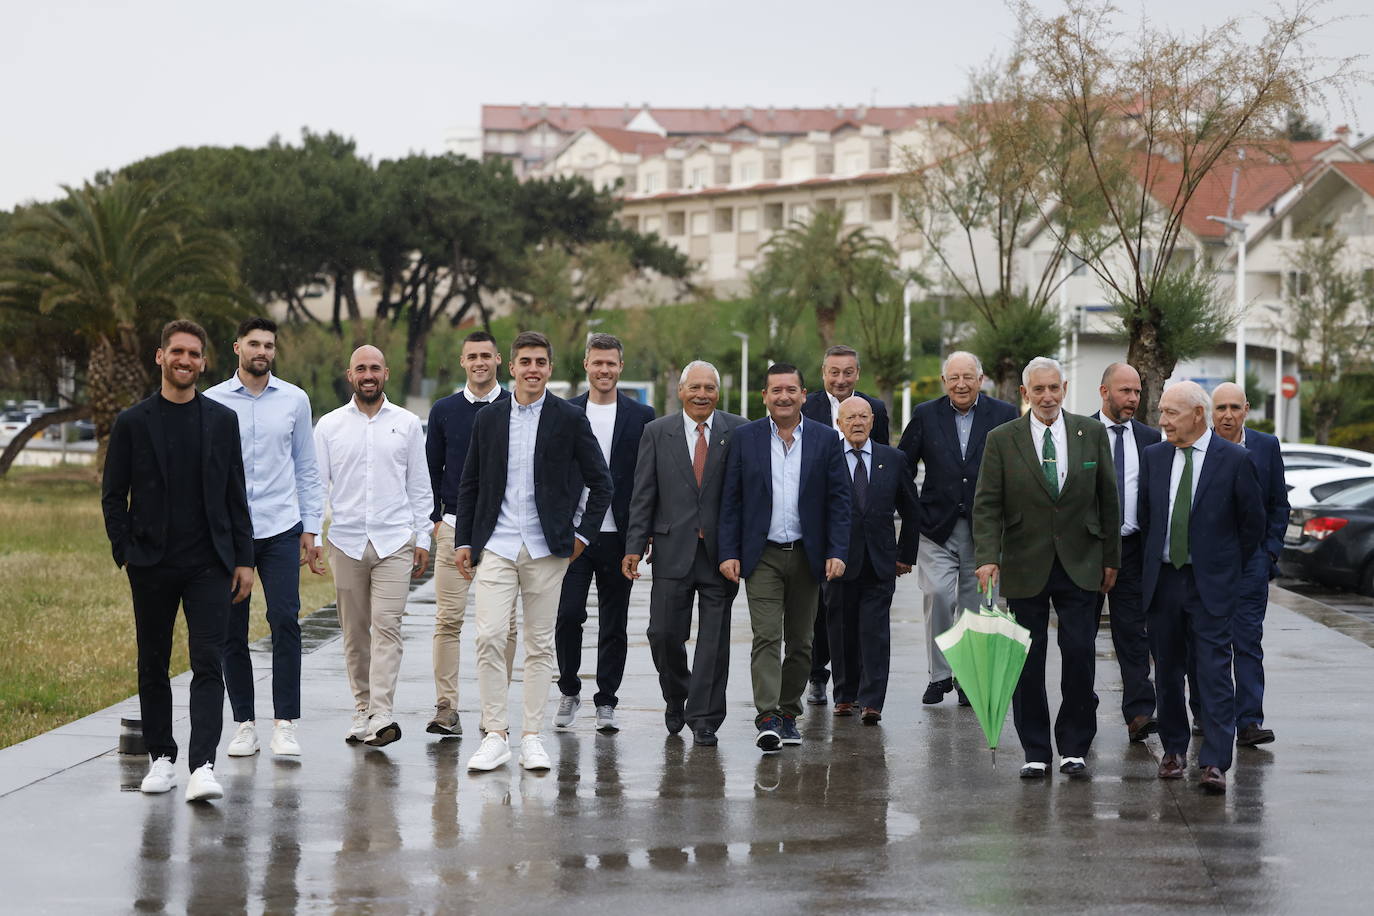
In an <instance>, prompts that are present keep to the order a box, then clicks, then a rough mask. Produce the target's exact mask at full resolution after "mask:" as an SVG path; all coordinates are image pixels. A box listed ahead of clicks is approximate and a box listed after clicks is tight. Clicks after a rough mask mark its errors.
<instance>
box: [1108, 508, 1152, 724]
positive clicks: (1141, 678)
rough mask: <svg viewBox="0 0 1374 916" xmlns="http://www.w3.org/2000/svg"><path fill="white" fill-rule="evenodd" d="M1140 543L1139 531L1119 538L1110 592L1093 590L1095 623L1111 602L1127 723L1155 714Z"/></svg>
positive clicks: (1114, 643)
mask: <svg viewBox="0 0 1374 916" xmlns="http://www.w3.org/2000/svg"><path fill="white" fill-rule="evenodd" d="M1144 546H1145V545H1144V544H1143V543H1142V540H1141V536H1140V534H1139V532H1137V533H1136V534H1132V535H1128V536H1127V537H1124V538H1122V539H1121V569H1120V570H1119V571H1118V572H1117V574H1116V585H1114V586H1113V587H1112V591H1111V595H1110V596H1107V595H1103V594H1102V593H1101V592H1098V593H1097V623H1096V624H1095V626H1094V630H1096V627H1098V626H1101V624H1102V606H1103V603H1104V601H1106V600H1110V601H1111V605H1112V615H1111V627H1112V648H1113V649H1114V650H1115V651H1116V662H1117V665H1118V666H1119V667H1120V668H1121V716H1122V718H1123V719H1124V720H1125V721H1126V723H1127V724H1128V725H1129V724H1130V721H1131V720H1132V719H1134V718H1135V717H1136V716H1153V715H1154V714H1155V685H1154V684H1152V683H1151V682H1150V635H1149V633H1148V632H1146V626H1145V623H1146V617H1145V608H1143V607H1141V604H1140V599H1141V594H1140V585H1141V583H1140V577H1141V568H1140V564H1141V561H1142V559H1143V553H1144Z"/></svg>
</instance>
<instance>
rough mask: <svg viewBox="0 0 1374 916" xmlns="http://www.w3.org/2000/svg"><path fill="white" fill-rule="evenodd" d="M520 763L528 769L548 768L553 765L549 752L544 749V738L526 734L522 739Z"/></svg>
mask: <svg viewBox="0 0 1374 916" xmlns="http://www.w3.org/2000/svg"><path fill="white" fill-rule="evenodd" d="M520 765H521V766H522V767H524V768H525V769H527V770H547V769H548V768H549V767H551V766H553V764H552V763H550V762H549V754H548V752H547V751H545V750H544V739H542V738H540V737H539V736H538V735H526V736H525V737H523V738H521V739H520Z"/></svg>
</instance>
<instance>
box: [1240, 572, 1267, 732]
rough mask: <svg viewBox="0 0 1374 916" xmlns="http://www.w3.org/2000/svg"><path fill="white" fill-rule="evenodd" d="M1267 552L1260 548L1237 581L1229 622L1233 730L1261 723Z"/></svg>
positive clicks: (1262, 713) (1262, 715) (1262, 719)
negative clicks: (1232, 652)
mask: <svg viewBox="0 0 1374 916" xmlns="http://www.w3.org/2000/svg"><path fill="white" fill-rule="evenodd" d="M1270 569H1271V561H1270V559H1269V551H1268V550H1266V549H1264V547H1260V548H1259V549H1258V550H1256V551H1255V555H1254V556H1252V557H1251V558H1250V562H1248V563H1246V564H1245V572H1244V573H1243V574H1242V576H1241V580H1240V595H1239V598H1240V600H1239V601H1237V602H1236V616H1235V617H1234V619H1232V621H1231V639H1232V645H1233V646H1234V648H1235V672H1236V728H1237V729H1241V728H1245V727H1246V726H1247V725H1262V724H1264V647H1263V646H1262V645H1261V643H1262V642H1263V640H1264V613H1265V611H1267V610H1268V609H1269V572H1270Z"/></svg>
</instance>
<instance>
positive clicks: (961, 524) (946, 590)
mask: <svg viewBox="0 0 1374 916" xmlns="http://www.w3.org/2000/svg"><path fill="white" fill-rule="evenodd" d="M974 568H975V567H974V565H973V529H972V528H971V527H970V525H969V523H968V520H967V519H963V518H961V519H959V521H957V522H955V523H954V530H953V531H951V532H950V535H949V539H948V540H946V541H945V542H944V543H943V544H937V543H936V542H934V541H932V540H931V539H930V538H927V537H925V536H924V535H923V536H922V537H921V555H920V560H919V561H918V563H917V567H916V572H917V576H918V577H919V581H920V584H921V591H922V593H924V596H925V618H926V660H927V664H928V666H929V670H930V679H931V680H932V681H942V680H944V679H945V678H947V677H950V676H951V674H952V672H951V671H950V670H949V662H947V661H945V654H944V653H943V652H941V651H940V647H939V646H937V645H935V637H936V636H939V635H940V634H941V633H943V632H944V631H945V630H948V629H949V628H950V627H952V626H954V621H955V619H956V618H957V617H958V616H959V613H960V612H961V611H963V610H965V609H967V610H970V611H972V610H977V608H978V603H979V602H978V577H977V576H975V575H974Z"/></svg>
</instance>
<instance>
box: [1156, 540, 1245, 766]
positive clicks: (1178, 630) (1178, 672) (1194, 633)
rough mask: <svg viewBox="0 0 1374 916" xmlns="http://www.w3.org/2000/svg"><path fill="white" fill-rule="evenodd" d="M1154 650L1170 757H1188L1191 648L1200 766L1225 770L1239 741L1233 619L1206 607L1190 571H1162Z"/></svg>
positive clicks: (1163, 730) (1162, 723)
mask: <svg viewBox="0 0 1374 916" xmlns="http://www.w3.org/2000/svg"><path fill="white" fill-rule="evenodd" d="M1150 645H1151V647H1152V648H1153V649H1154V653H1155V679H1156V683H1157V686H1158V688H1159V737H1160V740H1161V741H1162V742H1163V744H1164V752H1165V753H1166V754H1186V753H1187V752H1188V739H1189V726H1188V706H1187V703H1186V701H1185V700H1184V695H1183V685H1184V681H1185V680H1186V678H1187V672H1188V657H1189V647H1191V649H1192V656H1193V658H1194V659H1195V661H1196V664H1197V691H1196V693H1197V696H1198V699H1199V701H1200V703H1201V710H1200V715H1199V717H1198V719H1199V722H1200V724H1201V725H1202V735H1203V737H1202V749H1201V750H1200V751H1199V752H1198V758H1197V760H1198V765H1199V766H1215V767H1220V768H1221V769H1222V770H1227V769H1229V768H1230V766H1231V755H1232V752H1233V747H1232V745H1234V744H1235V740H1236V694H1235V685H1234V684H1233V683H1232V681H1231V618H1230V616H1229V615H1224V614H1211V613H1208V611H1207V610H1206V609H1205V608H1204V607H1203V605H1202V597H1201V596H1200V595H1199V594H1198V590H1197V582H1196V581H1195V580H1194V579H1193V568H1192V566H1185V567H1183V569H1181V570H1178V569H1174V567H1173V566H1171V565H1169V564H1167V563H1166V564H1164V565H1162V566H1161V567H1160V571H1159V584H1158V585H1156V586H1155V595H1154V600H1153V601H1152V602H1151V604H1150Z"/></svg>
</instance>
